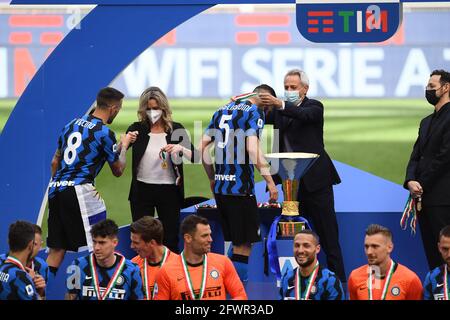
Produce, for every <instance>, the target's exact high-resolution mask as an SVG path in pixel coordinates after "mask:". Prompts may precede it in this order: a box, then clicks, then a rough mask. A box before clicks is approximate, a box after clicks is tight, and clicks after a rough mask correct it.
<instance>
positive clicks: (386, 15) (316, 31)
mask: <svg viewBox="0 0 450 320" xmlns="http://www.w3.org/2000/svg"><path fill="white" fill-rule="evenodd" d="M401 8H402V5H401V3H400V1H399V0H378V1H376V0H375V1H373V2H370V0H360V1H358V0H339V1H337V0H297V28H298V30H299V31H300V33H301V34H302V35H303V37H305V38H306V39H308V40H310V41H312V42H382V41H385V40H387V39H389V38H390V37H392V36H393V35H394V34H395V32H396V31H397V28H398V27H399V25H400V22H401V16H402V12H401Z"/></svg>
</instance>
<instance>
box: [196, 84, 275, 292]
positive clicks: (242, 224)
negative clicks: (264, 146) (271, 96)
mask: <svg viewBox="0 0 450 320" xmlns="http://www.w3.org/2000/svg"><path fill="white" fill-rule="evenodd" d="M266 91H271V92H272V91H273V89H272V88H271V87H269V86H268V85H260V86H258V87H256V88H255V90H254V91H253V93H248V94H243V95H239V96H236V97H233V98H232V100H233V101H232V102H231V103H228V104H227V105H225V106H223V107H221V108H219V109H218V110H217V111H216V112H215V113H214V115H213V117H212V119H211V123H210V124H209V126H208V128H207V129H206V132H205V134H204V135H203V137H202V141H201V145H200V150H201V154H202V162H203V167H204V168H205V171H206V174H207V176H208V178H209V181H210V185H211V190H212V192H213V193H214V197H215V199H216V203H217V207H218V208H219V211H220V214H221V216H222V220H223V223H222V228H223V233H224V238H225V241H231V242H232V244H233V250H232V256H231V261H233V264H234V266H235V268H236V270H237V272H238V274H239V277H240V279H241V281H242V282H243V283H244V284H245V283H246V282H247V273H248V257H249V256H250V251H251V245H252V243H254V242H258V241H260V240H261V239H260V235H259V233H258V229H259V221H258V212H257V210H258V208H257V204H256V198H255V182H254V176H253V165H255V166H256V168H257V169H258V171H259V172H260V173H261V176H262V177H263V178H264V180H265V181H266V183H267V187H268V189H269V193H270V200H272V201H276V200H277V198H278V191H277V188H276V187H275V184H274V182H273V180H272V176H271V175H270V167H269V165H268V163H267V161H266V160H265V159H264V156H263V153H262V151H261V148H260V145H259V136H260V134H261V131H262V129H263V127H264V112H263V109H264V108H265V107H268V106H265V105H264V104H263V103H262V101H261V99H259V97H258V94H259V93H260V92H266ZM212 145H214V152H215V169H214V168H213V165H212V161H211V158H210V156H209V151H208V148H209V147H210V146H212Z"/></svg>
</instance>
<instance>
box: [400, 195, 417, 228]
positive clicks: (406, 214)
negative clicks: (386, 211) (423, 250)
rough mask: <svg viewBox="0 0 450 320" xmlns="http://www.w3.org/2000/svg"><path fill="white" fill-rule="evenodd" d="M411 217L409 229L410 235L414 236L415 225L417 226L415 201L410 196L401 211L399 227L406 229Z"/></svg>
mask: <svg viewBox="0 0 450 320" xmlns="http://www.w3.org/2000/svg"><path fill="white" fill-rule="evenodd" d="M410 217H411V222H410V224H409V225H410V227H411V233H412V234H414V235H415V234H416V224H417V210H416V199H415V198H413V197H412V196H411V195H409V197H408V201H406V205H405V209H404V210H403V214H402V218H401V219H400V227H401V228H402V229H403V230H406V228H408V219H409V218H410Z"/></svg>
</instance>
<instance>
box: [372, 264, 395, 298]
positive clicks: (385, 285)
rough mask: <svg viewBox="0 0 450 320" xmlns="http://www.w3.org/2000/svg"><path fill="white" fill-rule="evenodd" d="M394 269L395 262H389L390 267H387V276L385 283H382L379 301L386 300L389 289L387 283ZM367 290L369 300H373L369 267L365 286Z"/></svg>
mask: <svg viewBox="0 0 450 320" xmlns="http://www.w3.org/2000/svg"><path fill="white" fill-rule="evenodd" d="M394 267H395V262H394V260H391V265H390V266H389V271H388V276H387V278H386V282H385V283H384V288H383V292H382V294H381V300H385V299H386V295H387V292H388V289H389V283H390V282H391V278H392V275H393V274H394ZM367 288H368V290H369V300H373V293H372V268H371V267H369V284H368V286H367Z"/></svg>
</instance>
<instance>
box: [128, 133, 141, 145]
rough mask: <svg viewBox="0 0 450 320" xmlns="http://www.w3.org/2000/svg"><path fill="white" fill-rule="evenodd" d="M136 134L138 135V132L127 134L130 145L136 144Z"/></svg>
mask: <svg viewBox="0 0 450 320" xmlns="http://www.w3.org/2000/svg"><path fill="white" fill-rule="evenodd" d="M138 134H139V131H130V132H128V133H127V136H129V140H130V143H135V142H136V139H137V136H138Z"/></svg>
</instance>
